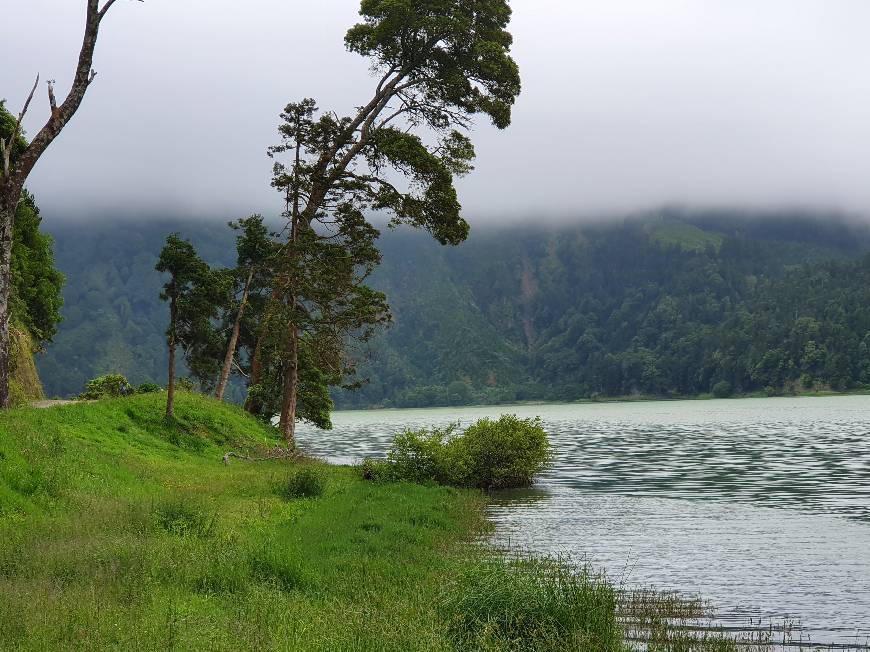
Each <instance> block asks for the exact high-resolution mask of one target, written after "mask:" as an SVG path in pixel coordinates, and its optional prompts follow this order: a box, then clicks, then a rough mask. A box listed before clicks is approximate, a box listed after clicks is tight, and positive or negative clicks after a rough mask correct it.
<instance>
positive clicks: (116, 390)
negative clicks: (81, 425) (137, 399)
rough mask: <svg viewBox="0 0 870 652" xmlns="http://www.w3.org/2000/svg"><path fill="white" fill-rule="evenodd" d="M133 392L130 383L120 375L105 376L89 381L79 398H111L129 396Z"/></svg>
mask: <svg viewBox="0 0 870 652" xmlns="http://www.w3.org/2000/svg"><path fill="white" fill-rule="evenodd" d="M135 391H136V390H134V389H133V386H132V385H130V382H129V381H128V380H127V379H126V378H125V377H124V376H122V375H121V374H106V375H105V376H98V377H97V378H94V379H93V380H89V381H88V383H87V384H86V385H85V391H84V392H83V393H82V394H81V395H80V396H79V398H81V399H85V400H96V399H101V398H113V397H118V396H129V395H130V394H133V393H135Z"/></svg>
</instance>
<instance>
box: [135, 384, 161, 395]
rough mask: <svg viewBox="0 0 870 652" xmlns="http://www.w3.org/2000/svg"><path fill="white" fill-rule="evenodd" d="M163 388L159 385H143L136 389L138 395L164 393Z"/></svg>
mask: <svg viewBox="0 0 870 652" xmlns="http://www.w3.org/2000/svg"><path fill="white" fill-rule="evenodd" d="M162 391H163V388H162V387H161V386H160V385H158V384H157V383H142V384H141V385H139V387H137V388H136V393H138V394H153V393H154V392H162Z"/></svg>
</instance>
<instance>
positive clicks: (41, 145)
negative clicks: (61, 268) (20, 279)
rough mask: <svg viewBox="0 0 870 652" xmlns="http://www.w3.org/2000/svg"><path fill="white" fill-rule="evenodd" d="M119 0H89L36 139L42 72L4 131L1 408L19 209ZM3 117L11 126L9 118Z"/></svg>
mask: <svg viewBox="0 0 870 652" xmlns="http://www.w3.org/2000/svg"><path fill="white" fill-rule="evenodd" d="M115 2H116V0H106V2H105V3H104V4H103V6H102V8H100V4H99V0H87V4H86V9H87V12H86V17H85V33H84V37H83V38H82V46H81V50H80V52H79V59H78V65H77V66H76V72H75V77H74V78H73V83H72V87H71V88H70V91H69V94H67V96H66V98H65V99H64V100H63V101H62V102H61V103H60V104H58V103H57V99H56V97H55V94H54V82H53V81H49V82H48V101H49V105H50V107H51V114H50V116H49V118H48V121H47V122H46V123H45V125H44V126H43V127H42V129H40V131H39V133H37V134H36V136H35V137H34V139H33V140H32V141H31V142H30V143H27V142H26V141H25V140H24V138H23V128H22V121H23V120H24V116H25V115H26V114H27V110H28V108H29V107H30V102H31V101H32V100H33V95H34V93H35V92H36V87H37V85H38V84H39V75H37V76H36V81H35V82H34V83H33V88H32V89H31V90H30V94H29V95H28V96H27V99H26V100H25V102H24V107H23V108H22V109H21V112H20V113H19V114H18V116H17V117H16V118H15V119H14V123H13V124H12V125H11V130H10V131H9V133H8V134H7V133H3V134H0V408H7V407H9V371H10V369H9V362H10V335H9V316H10V314H9V313H10V305H9V304H10V298H11V292H12V273H11V266H12V241H13V227H14V224H15V212H16V209H17V207H18V203H19V202H20V201H21V196H22V191H23V190H24V184H25V182H26V181H27V177H28V176H29V175H30V172H31V171H32V170H33V167H34V166H35V165H36V162H37V161H38V160H39V158H40V157H41V156H42V155H43V154H44V153H45V150H47V149H48V146H49V145H51V143H52V142H53V141H54V139H55V138H57V136H58V134H60V132H61V130H62V129H63V128H64V127H65V126H66V125H67V123H68V122H69V121H70V120H71V119H72V117H73V115H74V114H75V112H76V111H77V110H78V108H79V106H80V105H81V103H82V100H83V99H84V97H85V92H86V91H87V89H88V87H89V86H90V85H91V83H92V82H93V81H94V78H95V77H96V72H95V71H94V70H93V67H92V64H93V60H94V49H95V48H96V45H97V35H98V34H99V30H100V24H101V23H102V21H103V18H105V16H106V14H107V13H108V11H109V9H111V8H112V5H114V4H115ZM3 123H4V124H5V125H7V126H8V121H7V120H6V119H4V120H3Z"/></svg>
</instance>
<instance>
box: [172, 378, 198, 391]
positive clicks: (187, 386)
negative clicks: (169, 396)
mask: <svg viewBox="0 0 870 652" xmlns="http://www.w3.org/2000/svg"><path fill="white" fill-rule="evenodd" d="M175 389H177V390H178V391H179V392H192V391H194V390H195V389H196V385H195V384H194V382H193V381H192V380H191V379H190V378H187V377H185V376H182V377H181V378H176V379H175Z"/></svg>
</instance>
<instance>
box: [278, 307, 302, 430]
mask: <svg viewBox="0 0 870 652" xmlns="http://www.w3.org/2000/svg"><path fill="white" fill-rule="evenodd" d="M289 330H290V333H289V337H288V338H287V353H286V358H285V365H284V383H283V385H284V388H283V389H284V391H283V397H282V400H281V421H280V427H281V434H282V435H283V436H284V441H285V442H286V443H287V446H295V439H296V397H297V393H298V389H299V331H298V329H297V328H296V326H295V324H294V325H291V326H290V329H289Z"/></svg>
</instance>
